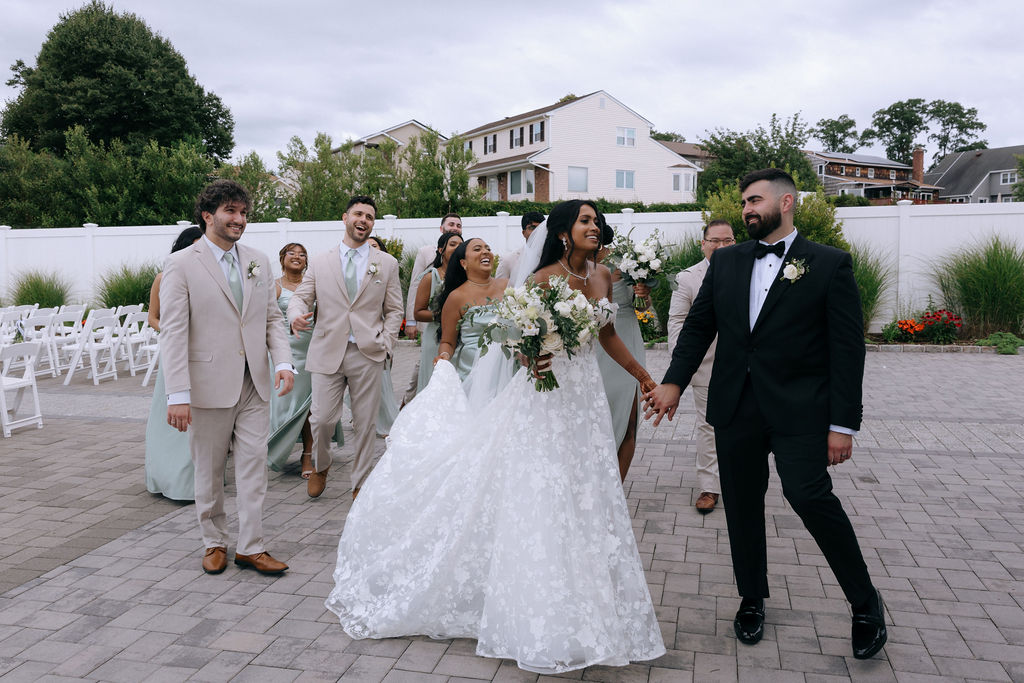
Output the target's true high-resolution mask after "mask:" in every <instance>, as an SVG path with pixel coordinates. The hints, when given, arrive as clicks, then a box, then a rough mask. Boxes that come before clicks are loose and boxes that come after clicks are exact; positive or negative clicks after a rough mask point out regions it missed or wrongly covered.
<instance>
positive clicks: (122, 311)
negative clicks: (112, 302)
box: [114, 304, 145, 318]
mask: <svg viewBox="0 0 1024 683" xmlns="http://www.w3.org/2000/svg"><path fill="white" fill-rule="evenodd" d="M143 308H145V305H144V304H130V305H127V306H118V307H117V310H116V311H114V315H116V316H117V317H118V318H120V317H121V316H125V315H131V314H132V313H141V312H142V309H143Z"/></svg>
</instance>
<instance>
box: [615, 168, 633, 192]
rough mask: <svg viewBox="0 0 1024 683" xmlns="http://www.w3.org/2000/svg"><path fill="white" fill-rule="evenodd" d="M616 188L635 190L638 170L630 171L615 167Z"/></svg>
mask: <svg viewBox="0 0 1024 683" xmlns="http://www.w3.org/2000/svg"><path fill="white" fill-rule="evenodd" d="M615 189H616V190H635V189H636V171H629V170H626V169H619V168H617V169H615Z"/></svg>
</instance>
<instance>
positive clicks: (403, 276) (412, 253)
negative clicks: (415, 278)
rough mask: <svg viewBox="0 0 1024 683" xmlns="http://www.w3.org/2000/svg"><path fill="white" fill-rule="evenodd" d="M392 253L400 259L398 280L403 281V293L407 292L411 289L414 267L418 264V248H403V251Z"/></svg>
mask: <svg viewBox="0 0 1024 683" xmlns="http://www.w3.org/2000/svg"><path fill="white" fill-rule="evenodd" d="M388 251H391V249H390V248H389V249H388ZM392 254H393V256H394V257H395V258H397V259H398V281H399V282H401V283H402V293H403V294H405V293H406V292H408V291H409V281H410V280H412V267H413V266H414V265H416V250H415V249H410V250H408V251H405V250H404V248H403V251H401V252H398V253H396V252H392Z"/></svg>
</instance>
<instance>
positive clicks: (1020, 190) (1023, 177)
mask: <svg viewBox="0 0 1024 683" xmlns="http://www.w3.org/2000/svg"><path fill="white" fill-rule="evenodd" d="M0 176H3V173H0ZM1017 180H1018V182H1017V184H1016V185H1014V186H1013V198H1014V199H1016V200H1017V201H1018V202H1024V154H1020V155H1018V156H1017Z"/></svg>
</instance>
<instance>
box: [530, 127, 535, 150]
mask: <svg viewBox="0 0 1024 683" xmlns="http://www.w3.org/2000/svg"><path fill="white" fill-rule="evenodd" d="M533 126H534V124H532V123H531V124H530V144H531V145H532V144H533Z"/></svg>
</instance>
